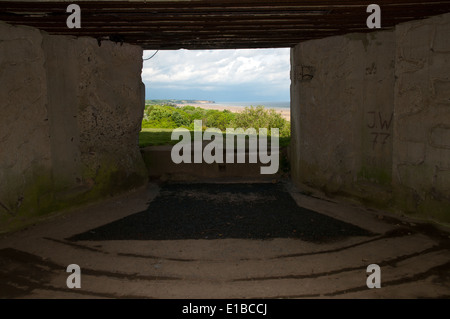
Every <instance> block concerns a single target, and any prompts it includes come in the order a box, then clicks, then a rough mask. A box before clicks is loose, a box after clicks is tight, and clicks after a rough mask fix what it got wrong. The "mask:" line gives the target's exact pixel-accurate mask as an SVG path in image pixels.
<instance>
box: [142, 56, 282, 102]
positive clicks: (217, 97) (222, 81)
mask: <svg viewBox="0 0 450 319" xmlns="http://www.w3.org/2000/svg"><path fill="white" fill-rule="evenodd" d="M153 53H155V51H144V58H148V57H150V56H151V55H152V54H153ZM289 72H290V58H289V49H258V50H177V51H163V50H162V51H159V52H158V53H157V54H156V55H155V56H154V57H153V58H152V59H150V60H148V61H144V68H143V70H142V78H143V81H144V83H145V86H146V99H192V100H213V101H216V102H253V101H256V102H269V101H270V102H274V101H289V86H290V79H289Z"/></svg>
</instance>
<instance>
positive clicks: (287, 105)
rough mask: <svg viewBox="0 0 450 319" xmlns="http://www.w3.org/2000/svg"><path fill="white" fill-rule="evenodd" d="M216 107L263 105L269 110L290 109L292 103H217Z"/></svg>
mask: <svg viewBox="0 0 450 319" xmlns="http://www.w3.org/2000/svg"><path fill="white" fill-rule="evenodd" d="M211 105H214V106H236V107H248V106H258V105H263V106H264V107H266V108H269V109H287V110H289V109H290V105H291V103H290V102H289V101H283V102H215V103H214V104H211Z"/></svg>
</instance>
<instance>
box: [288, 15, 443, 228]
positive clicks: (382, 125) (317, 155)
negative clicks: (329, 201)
mask: <svg viewBox="0 0 450 319" xmlns="http://www.w3.org/2000/svg"><path fill="white" fill-rule="evenodd" d="M449 31H450V14H447V15H443V16H439V17H433V18H431V19H427V20H422V21H415V22H411V23H406V24H402V25H399V26H397V27H396V29H395V30H393V31H381V32H372V33H368V34H348V35H345V36H337V37H330V38H326V39H321V40H314V41H308V42H304V43H300V44H299V45H297V46H296V47H295V48H293V49H292V51H291V66H292V70H291V81H292V82H291V83H292V84H291V123H292V145H291V154H290V158H291V167H292V177H293V180H294V181H295V182H296V183H297V184H298V185H300V186H301V185H305V184H306V185H309V186H312V187H315V188H320V189H321V190H323V191H324V192H325V193H328V194H344V195H346V196H351V197H357V198H359V199H362V200H364V201H365V202H366V203H367V204H368V205H372V206H378V207H383V208H390V209H392V210H396V211H401V212H406V213H410V214H415V215H417V216H419V217H424V218H432V219H435V220H439V221H443V222H450V187H449V183H450V171H449V168H450V165H449V164H450V163H449V161H450V148H449V145H450V133H449V132H450V129H449V128H450V107H449V106H450V82H449V74H450V63H449V62H450V47H449V42H448V35H449V34H450V32H449Z"/></svg>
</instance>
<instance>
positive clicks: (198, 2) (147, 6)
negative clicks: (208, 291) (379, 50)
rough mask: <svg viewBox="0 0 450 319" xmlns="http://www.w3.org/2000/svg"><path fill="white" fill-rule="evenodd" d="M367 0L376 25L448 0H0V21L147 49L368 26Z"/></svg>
mask: <svg viewBox="0 0 450 319" xmlns="http://www.w3.org/2000/svg"><path fill="white" fill-rule="evenodd" d="M70 3H77V4H78V5H80V7H81V29H69V28H67V26H66V19H67V17H68V16H69V13H67V12H66V9H67V6H68V5H69V4H70ZM371 3H376V4H378V5H379V6H380V7H381V23H382V29H389V28H391V27H393V26H394V25H396V24H398V23H401V22H405V21H410V20H416V19H421V18H426V17H429V16H432V15H437V14H441V13H446V12H449V11H450V0H447V1H415V0H377V1H372V2H371V1H361V0H297V1H294V0H290V1H289V0H270V1H269V0H217V1H212V0H192V1H189V0H185V1H180V0H173V1H172V0H166V1H151V0H146V1H144V0H134V1H86V0H84V1H61V0H60V1H58V0H54V1H21V0H16V1H0V21H4V22H7V23H10V24H21V25H29V26H34V27H37V28H39V29H42V30H45V31H47V32H48V33H50V34H62V35H73V36H90V37H95V38H98V39H100V40H101V39H105V40H106V39H109V40H113V41H117V42H126V43H131V44H136V45H139V46H141V47H142V48H144V49H149V50H150V49H181V48H185V49H228V48H234V49H239V48H276V47H292V46H294V45H296V44H298V43H299V42H302V41H305V40H311V39H318V38H324V37H328V36H333V35H339V34H345V33H351V32H369V31H371V30H369V29H368V28H367V26H366V19H367V17H368V16H369V14H370V13H367V12H366V9H367V6H368V5H369V4H371Z"/></svg>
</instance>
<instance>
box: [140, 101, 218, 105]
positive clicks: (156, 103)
mask: <svg viewBox="0 0 450 319" xmlns="http://www.w3.org/2000/svg"><path fill="white" fill-rule="evenodd" d="M202 103H210V104H212V103H215V102H214V101H205V100H145V104H147V105H170V106H175V105H177V104H202Z"/></svg>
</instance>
